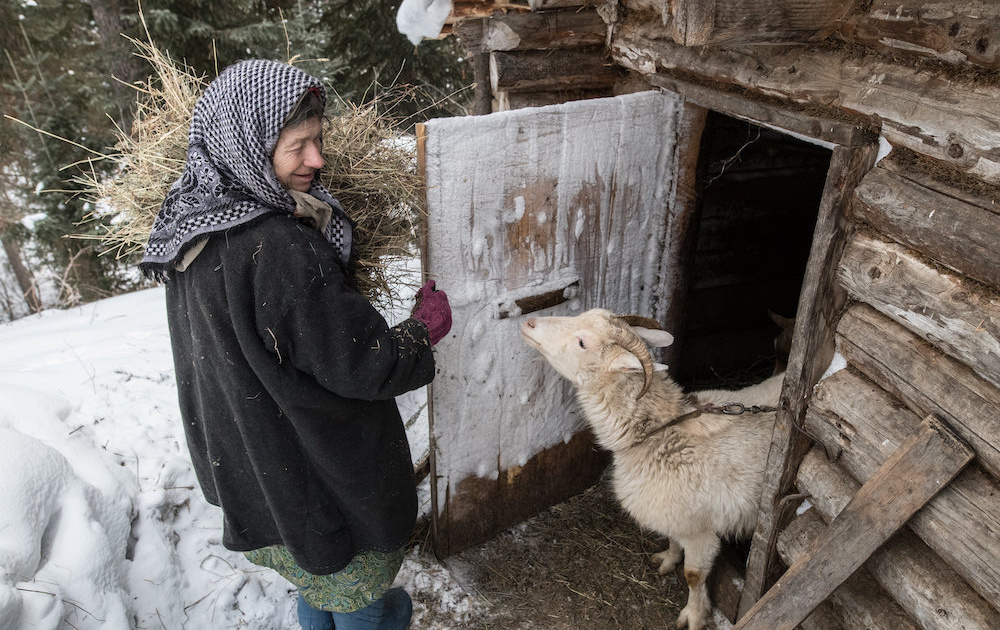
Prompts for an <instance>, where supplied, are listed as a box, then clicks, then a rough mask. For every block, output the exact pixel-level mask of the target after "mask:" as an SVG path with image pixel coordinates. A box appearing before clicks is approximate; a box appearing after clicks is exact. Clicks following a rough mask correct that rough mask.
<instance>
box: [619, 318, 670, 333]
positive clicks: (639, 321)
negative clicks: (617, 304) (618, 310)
mask: <svg viewBox="0 0 1000 630" xmlns="http://www.w3.org/2000/svg"><path fill="white" fill-rule="evenodd" d="M618 319H620V320H622V321H623V322H625V323H626V324H628V325H629V326H640V327H642V328H649V329H652V330H663V326H661V325H660V322H658V321H656V320H655V319H652V318H651V317H643V316H642V315H619V316H618Z"/></svg>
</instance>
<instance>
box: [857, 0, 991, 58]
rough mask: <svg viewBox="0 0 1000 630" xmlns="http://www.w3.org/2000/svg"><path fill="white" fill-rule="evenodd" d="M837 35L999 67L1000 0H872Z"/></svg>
mask: <svg viewBox="0 0 1000 630" xmlns="http://www.w3.org/2000/svg"><path fill="white" fill-rule="evenodd" d="M838 33H839V35H840V38H842V39H844V40H847V41H850V42H854V43H858V44H862V45H864V46H868V47H870V48H874V49H875V50H878V51H880V52H896V51H898V52H903V53H906V54H910V55H912V54H916V55H920V56H922V57H929V58H932V59H936V60H938V61H943V62H945V63H952V64H964V65H973V64H974V65H977V66H982V67H984V68H991V69H994V70H997V69H1000V4H997V3H996V2H991V1H989V0H985V1H984V0H959V1H958V2H939V1H937V0H893V2H891V3H890V2H873V3H871V8H870V9H869V10H868V11H867V12H866V13H863V14H858V15H852V16H850V17H849V18H847V19H845V20H844V21H843V22H842V23H841V25H840V28H839V29H838Z"/></svg>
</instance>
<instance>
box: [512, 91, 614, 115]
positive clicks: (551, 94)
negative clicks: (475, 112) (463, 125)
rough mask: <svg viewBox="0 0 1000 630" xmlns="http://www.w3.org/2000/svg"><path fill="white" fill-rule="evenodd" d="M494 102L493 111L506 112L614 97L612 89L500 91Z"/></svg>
mask: <svg viewBox="0 0 1000 630" xmlns="http://www.w3.org/2000/svg"><path fill="white" fill-rule="evenodd" d="M494 96H495V98H494V100H493V111H496V112H506V111H510V110H512V109H522V108H524V107H544V106H546V105H555V104H557V103H568V102H569V101H582V100H587V99H591V98H604V97H608V96H612V91H611V88H604V89H597V90H550V91H538V92H511V91H508V90H500V91H499V92H497V93H496V94H495V95H494Z"/></svg>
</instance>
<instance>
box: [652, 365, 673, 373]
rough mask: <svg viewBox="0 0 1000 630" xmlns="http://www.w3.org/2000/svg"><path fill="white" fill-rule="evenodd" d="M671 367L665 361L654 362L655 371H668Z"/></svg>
mask: <svg viewBox="0 0 1000 630" xmlns="http://www.w3.org/2000/svg"><path fill="white" fill-rule="evenodd" d="M669 369H670V368H669V367H668V366H667V365H665V364H663V363H654V364H653V371H654V372H666V371H667V370H669Z"/></svg>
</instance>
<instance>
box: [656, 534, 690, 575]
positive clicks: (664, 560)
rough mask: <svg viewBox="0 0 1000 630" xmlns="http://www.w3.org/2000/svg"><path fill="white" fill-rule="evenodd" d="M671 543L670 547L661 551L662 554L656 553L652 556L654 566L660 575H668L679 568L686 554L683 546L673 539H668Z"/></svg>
mask: <svg viewBox="0 0 1000 630" xmlns="http://www.w3.org/2000/svg"><path fill="white" fill-rule="evenodd" d="M667 540H668V541H669V542H670V546H669V547H667V548H666V549H664V550H663V551H661V552H660V553H654V554H653V555H652V556H650V560H651V561H652V562H653V566H655V567H656V572H657V573H659V574H660V575H666V574H668V573H670V572H671V571H673V570H674V568H676V567H677V564H678V563H679V562H680V561H681V556H682V555H683V554H684V548H683V547H681V544H680V543H679V542H677V541H676V540H674V539H673V538H668V539H667Z"/></svg>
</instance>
